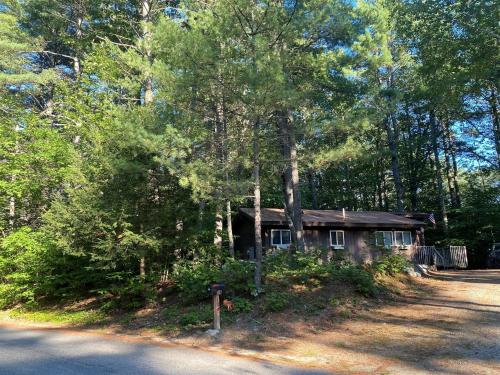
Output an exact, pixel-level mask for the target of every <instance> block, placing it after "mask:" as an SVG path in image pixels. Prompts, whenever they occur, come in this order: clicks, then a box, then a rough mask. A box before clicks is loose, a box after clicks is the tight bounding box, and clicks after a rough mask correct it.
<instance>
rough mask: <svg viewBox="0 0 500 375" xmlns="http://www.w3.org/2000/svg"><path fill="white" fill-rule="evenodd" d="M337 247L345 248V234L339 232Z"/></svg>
mask: <svg viewBox="0 0 500 375" xmlns="http://www.w3.org/2000/svg"><path fill="white" fill-rule="evenodd" d="M337 245H340V246H344V232H343V231H338V232H337Z"/></svg>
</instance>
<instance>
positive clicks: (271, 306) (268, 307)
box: [263, 291, 290, 312]
mask: <svg viewBox="0 0 500 375" xmlns="http://www.w3.org/2000/svg"><path fill="white" fill-rule="evenodd" d="M289 304H290V295H289V294H288V293H286V292H278V291H270V292H268V293H266V295H265V296H264V302H263V309H264V311H270V312H279V311H283V310H285V309H286V308H287V307H288V306H289Z"/></svg>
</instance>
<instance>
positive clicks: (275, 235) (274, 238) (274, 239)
mask: <svg viewBox="0 0 500 375" xmlns="http://www.w3.org/2000/svg"><path fill="white" fill-rule="evenodd" d="M271 244H272V245H280V244H281V238H280V231H279V230H273V231H271Z"/></svg>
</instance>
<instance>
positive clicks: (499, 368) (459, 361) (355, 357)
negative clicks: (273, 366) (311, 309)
mask: <svg viewBox="0 0 500 375" xmlns="http://www.w3.org/2000/svg"><path fill="white" fill-rule="evenodd" d="M419 284H421V288H420V293H411V292H406V293H404V295H403V296H401V297H398V298H397V299H396V300H395V301H394V302H393V303H390V304H383V305H379V306H368V307H367V308H366V307H365V308H363V307H360V308H358V309H357V311H356V313H355V314H353V315H352V316H351V317H350V319H345V320H343V321H341V322H338V323H335V322H332V325H331V326H329V327H323V329H321V327H316V326H313V323H311V324H308V322H301V323H296V324H290V325H289V326H288V329H290V330H293V331H290V332H288V335H287V336H288V337H282V338H280V337H274V338H266V339H263V340H262V342H261V343H260V344H261V346H262V349H265V351H261V352H260V354H259V353H258V352H257V351H255V352H253V354H254V355H255V356H256V357H258V358H266V359H274V360H278V361H280V362H288V363H293V362H295V363H301V364H303V365H309V366H315V365H316V366H321V367H326V368H329V369H331V370H333V371H334V372H335V373H341V374H344V373H345V374H412V375H416V374H453V375H466V374H467V375H468V374H478V375H479V374H500V270H477V271H440V272H435V273H434V274H433V275H432V278H429V279H421V280H419ZM282 319H284V320H286V319H287V317H286V316H283V317H282ZM226 334H227V332H226ZM234 335H235V337H238V335H237V334H234ZM238 340H239V342H240V343H241V342H242V338H241V337H238ZM223 341H224V342H223V343H221V346H223V347H227V348H229V347H232V346H233V345H231V341H234V340H229V339H226V340H224V339H223ZM233 347H234V346H233ZM248 353H249V354H250V353H252V351H249V352H248Z"/></svg>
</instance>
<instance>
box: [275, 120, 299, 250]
mask: <svg viewBox="0 0 500 375" xmlns="http://www.w3.org/2000/svg"><path fill="white" fill-rule="evenodd" d="M278 123H279V128H280V135H281V139H282V151H283V158H284V159H285V163H286V167H285V172H284V177H285V186H286V188H285V191H286V196H285V202H286V203H287V208H288V210H291V219H292V222H293V229H294V233H293V232H292V233H293V239H294V240H295V244H296V246H297V250H299V251H300V252H304V250H305V246H304V229H303V223H302V199H301V195H300V180H299V167H298V158H297V143H296V140H295V133H294V129H293V126H292V114H291V111H290V110H286V111H281V112H280V113H279V115H278ZM290 189H291V198H290Z"/></svg>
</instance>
